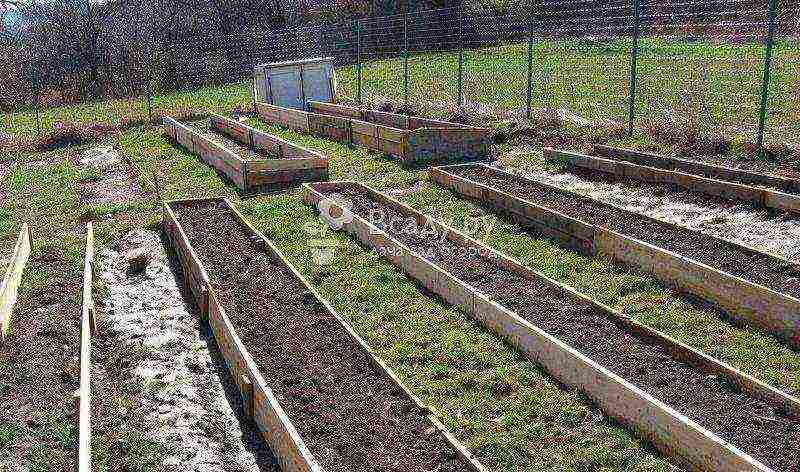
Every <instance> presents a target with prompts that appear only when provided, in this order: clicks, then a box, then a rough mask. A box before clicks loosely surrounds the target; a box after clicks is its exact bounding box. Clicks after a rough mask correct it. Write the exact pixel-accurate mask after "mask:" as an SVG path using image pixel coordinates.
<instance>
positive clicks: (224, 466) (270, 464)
mask: <svg viewBox="0 0 800 472" xmlns="http://www.w3.org/2000/svg"><path fill="white" fill-rule="evenodd" d="M136 248H146V249H147V251H148V253H149V254H150V258H149V262H148V264H147V268H146V270H145V271H144V272H143V273H140V274H131V273H129V272H128V264H127V262H126V260H125V255H126V254H127V253H128V251H130V250H132V249H136ZM175 267H178V268H177V269H175ZM179 267H180V266H179V265H177V264H175V263H174V261H173V259H172V258H170V257H168V256H167V253H166V252H165V250H164V246H163V244H162V240H161V237H160V234H159V233H157V232H154V231H135V232H133V233H130V234H128V235H127V236H125V237H124V238H122V239H121V240H120V241H117V242H116V243H115V244H113V246H112V247H111V248H109V249H107V250H105V251H104V252H103V253H102V254H101V265H100V266H99V268H98V269H99V270H98V274H99V278H100V279H101V280H102V282H103V284H104V285H105V286H106V287H107V292H106V296H105V297H104V299H103V301H102V304H103V305H104V316H105V318H106V319H105V321H106V322H107V323H108V324H109V325H110V326H111V329H113V331H115V333H116V334H115V336H116V337H117V338H118V341H117V342H118V343H119V344H120V350H122V349H131V348H133V349H137V350H139V352H141V353H142V355H141V356H138V364H137V365H135V366H134V369H133V371H134V373H135V375H136V377H138V378H139V379H140V380H141V382H142V383H143V384H144V386H145V387H144V389H143V391H142V392H141V393H140V394H139V401H138V403H137V404H135V405H132V406H131V407H130V408H125V410H124V411H123V412H124V413H125V414H126V415H135V414H137V413H138V414H141V415H144V416H145V417H146V419H147V421H148V422H150V423H151V424H153V425H154V426H153V427H152V428H151V429H150V430H149V431H147V432H146V436H147V438H148V439H149V440H150V441H153V442H154V443H159V444H161V445H163V446H164V451H163V455H162V457H163V461H162V463H161V464H160V466H159V468H158V469H156V470H166V471H172V470H175V471H178V470H180V471H198V472H200V471H202V472H216V471H218V472H232V471H235V472H250V471H270V472H271V471H277V470H278V467H277V465H276V462H275V460H274V458H273V456H272V454H271V452H270V451H269V449H268V448H267V447H266V446H265V445H264V443H263V441H262V440H261V438H260V437H259V436H258V435H257V432H256V431H255V430H254V428H253V427H252V426H251V425H249V424H248V423H246V422H245V421H243V420H242V419H241V417H240V416H239V415H240V413H239V412H240V411H241V399H240V397H239V394H238V390H237V389H236V386H235V384H233V382H232V380H231V379H230V377H229V373H228V371H227V368H226V367H225V364H224V360H223V359H222V356H221V355H220V353H219V351H218V348H217V346H216V343H215V341H214V338H213V335H212V334H211V332H210V330H209V328H208V326H207V325H206V324H205V323H204V322H202V321H200V319H199V317H198V314H197V313H196V308H195V307H194V305H193V304H187V302H186V301H185V298H184V296H183V293H182V288H181V285H180V284H179V283H178V282H177V280H180V279H181V275H180V268H179ZM176 273H177V276H176ZM99 301H100V300H98V302H99ZM132 410H133V411H132Z"/></svg>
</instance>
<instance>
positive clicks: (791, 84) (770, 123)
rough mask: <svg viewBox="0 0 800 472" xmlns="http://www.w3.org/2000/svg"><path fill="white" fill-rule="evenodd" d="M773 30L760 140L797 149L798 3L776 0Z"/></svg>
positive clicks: (799, 85)
mask: <svg viewBox="0 0 800 472" xmlns="http://www.w3.org/2000/svg"><path fill="white" fill-rule="evenodd" d="M776 33H777V34H776V41H775V47H774V50H773V55H772V74H771V77H770V87H769V101H768V107H767V110H768V114H767V126H766V132H765V137H764V142H765V144H766V145H767V146H772V145H780V144H784V143H786V144H789V145H790V146H794V147H796V148H800V6H798V5H796V4H795V5H791V6H789V7H783V6H781V2H778V14H777V32H776Z"/></svg>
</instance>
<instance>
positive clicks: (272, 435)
mask: <svg viewBox="0 0 800 472" xmlns="http://www.w3.org/2000/svg"><path fill="white" fill-rule="evenodd" d="M164 229H165V232H166V234H167V236H168V238H169V239H170V240H171V241H172V243H173V244H174V246H175V248H176V252H177V254H178V257H179V259H180V260H181V263H182V265H183V266H184V274H186V276H187V283H188V285H189V287H190V288H191V291H192V293H193V294H194V295H195V298H196V300H197V302H198V305H199V306H200V308H201V311H202V312H203V313H206V314H207V315H208V318H209V323H210V324H211V327H212V330H213V331H214V334H215V336H216V338H217V340H218V343H219V345H220V349H221V351H222V353H223V355H224V357H225V359H226V361H227V363H228V366H229V368H230V369H231V371H232V372H233V377H234V379H236V380H237V383H238V384H239V388H240V390H241V391H242V392H243V395H244V397H245V398H246V399H248V401H246V402H245V403H246V404H247V405H248V406H247V409H248V411H249V412H250V414H251V415H252V416H253V417H254V419H255V421H256V423H257V424H258V425H259V427H260V429H261V431H262V433H263V435H264V438H265V440H266V441H267V442H268V443H269V444H270V446H271V448H272V450H273V452H274V453H275V454H276V456H277V457H278V458H279V460H280V462H281V465H282V466H283V467H284V470H319V471H322V470H325V471H330V472H338V471H342V472H344V471H353V470H358V471H365V472H370V471H375V472H377V471H385V470H415V471H416V470H438V471H442V472H446V471H454V472H455V471H467V470H473V471H480V470H483V468H482V467H481V466H480V464H478V463H477V461H475V460H474V459H472V458H471V456H470V454H469V453H468V452H467V451H466V450H465V449H464V447H463V446H461V445H460V444H459V443H458V442H457V441H456V440H455V439H453V438H452V436H450V435H449V434H448V433H447V432H446V431H445V430H444V428H443V427H442V425H441V424H440V423H439V422H438V421H437V420H436V419H435V417H434V416H433V415H432V414H431V413H430V412H429V411H428V409H427V408H426V407H425V406H424V405H422V404H421V403H420V401H419V400H418V399H416V398H415V397H414V396H413V395H412V394H411V393H410V392H408V390H406V389H405V388H404V387H403V386H402V385H401V384H400V383H399V381H398V380H397V378H396V376H395V375H394V374H393V373H392V372H391V371H390V370H389V369H388V368H387V367H386V366H385V365H384V364H383V363H382V362H381V361H380V360H379V359H378V358H377V357H375V356H374V354H372V352H371V351H370V350H369V348H368V347H367V346H366V344H365V343H364V342H363V340H361V339H360V338H359V337H358V336H357V335H356V334H355V333H354V332H353V331H352V329H351V328H350V327H349V326H348V325H347V324H346V323H345V322H344V321H343V320H342V319H341V318H340V317H339V316H338V315H337V314H336V313H335V312H334V311H333V309H332V308H331V307H330V306H329V305H328V304H327V303H326V302H324V301H323V300H322V299H321V297H320V296H319V294H318V293H317V292H316V291H315V290H314V289H313V288H312V287H311V285H309V283H308V282H307V281H306V280H305V279H304V278H303V277H302V276H301V275H300V274H299V273H298V272H297V271H296V270H295V269H294V267H292V265H291V264H290V263H289V262H288V261H286V259H285V258H284V257H283V256H282V255H281V254H280V252H278V250H277V249H276V248H275V247H274V245H272V243H271V242H269V241H268V240H266V239H265V238H264V237H263V236H262V235H261V234H260V233H258V232H257V231H256V230H255V229H254V228H253V227H252V226H251V225H250V224H249V223H248V222H247V221H246V220H245V219H244V218H243V217H242V216H241V214H239V212H238V211H236V209H235V208H234V207H233V205H232V204H231V203H230V202H229V201H227V200H221V199H210V200H192V201H175V202H167V203H166V204H165V206H164Z"/></svg>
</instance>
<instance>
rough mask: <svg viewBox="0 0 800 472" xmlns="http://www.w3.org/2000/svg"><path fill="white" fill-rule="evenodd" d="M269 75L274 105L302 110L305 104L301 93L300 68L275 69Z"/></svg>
mask: <svg viewBox="0 0 800 472" xmlns="http://www.w3.org/2000/svg"><path fill="white" fill-rule="evenodd" d="M267 74H268V76H269V81H270V88H271V89H272V104H273V105H277V106H280V107H285V108H295V109H298V110H302V109H303V105H304V103H303V96H302V94H301V93H300V68H299V67H288V68H285V69H273V70H270V71H269V72H268V73H267Z"/></svg>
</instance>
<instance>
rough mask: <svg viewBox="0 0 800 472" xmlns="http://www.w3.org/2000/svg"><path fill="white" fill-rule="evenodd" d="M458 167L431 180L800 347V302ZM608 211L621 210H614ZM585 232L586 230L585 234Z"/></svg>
mask: <svg viewBox="0 0 800 472" xmlns="http://www.w3.org/2000/svg"><path fill="white" fill-rule="evenodd" d="M467 165H471V164H467ZM454 167H460V166H444V167H437V168H433V169H431V171H430V174H429V175H430V178H431V180H432V181H433V182H435V183H437V184H439V185H441V186H443V187H445V188H449V189H451V190H453V191H455V192H456V193H459V194H461V195H463V196H465V197H467V198H471V199H475V200H478V201H481V202H484V203H487V204H489V205H490V206H492V207H493V208H495V209H496V210H499V211H502V212H505V213H507V214H508V215H509V216H510V218H511V219H512V220H513V221H514V222H516V223H518V224H520V225H522V226H533V227H535V228H537V229H538V230H540V231H542V232H543V233H545V234H546V235H548V236H551V237H555V238H558V239H559V240H561V241H563V242H564V243H566V244H568V245H569V246H570V247H573V248H575V249H579V250H581V251H582V252H584V253H585V254H587V255H589V256H603V257H610V258H611V259H613V260H616V261H617V262H621V263H623V264H627V265H631V266H634V267H637V268H639V269H640V270H642V271H644V272H646V273H650V274H654V275H655V276H656V277H657V278H658V279H659V280H661V281H662V282H664V283H666V284H668V285H672V286H675V287H678V288H679V289H681V290H685V291H687V292H689V293H692V294H694V295H697V296H699V297H701V298H703V299H705V300H708V301H710V302H712V303H714V304H716V305H717V306H719V307H720V308H722V309H724V310H725V311H726V312H727V313H728V314H729V315H730V316H731V317H733V318H735V319H737V320H739V321H741V322H743V323H746V324H749V325H752V326H755V327H758V328H760V329H762V330H764V331H766V332H769V333H771V334H773V335H775V336H777V337H779V338H780V339H783V340H785V341H786V342H787V343H788V344H789V345H791V346H793V347H800V300H798V299H797V298H795V297H792V296H790V295H787V294H784V293H780V292H777V291H775V290H773V289H770V288H768V287H765V286H763V285H760V284H757V283H755V282H752V281H750V280H746V279H744V278H741V277H738V276H735V275H733V274H729V273H727V272H724V271H721V270H718V269H715V268H713V267H710V266H708V265H706V264H703V263H701V262H699V261H695V260H693V259H691V258H688V257H685V256H682V255H680V254H677V253H674V252H672V251H669V250H666V249H664V248H661V247H657V246H654V245H652V244H649V243H647V242H644V241H640V240H638V239H636V238H632V237H628V236H626V235H623V234H620V233H617V232H615V231H611V230H609V229H607V228H602V227H598V226H594V225H591V224H588V223H585V222H583V221H581V220H579V219H577V218H573V217H571V216H568V215H566V214H563V213H560V212H556V211H553V210H550V209H549V208H546V207H543V206H540V205H537V204H536V203H534V202H531V201H529V200H525V199H521V198H518V197H515V196H514V195H511V194H510V193H507V192H504V191H502V190H499V189H496V188H494V187H491V186H488V185H484V184H481V183H478V182H474V181H472V180H469V179H466V178H463V177H460V176H458V175H456V174H453V173H451V172H448V169H451V168H454ZM487 167H488V166H487ZM492 170H493V171H496V172H500V173H504V174H507V175H509V176H512V177H514V178H516V179H521V180H528V179H525V178H524V177H520V176H513V175H512V174H508V173H507V172H504V171H502V170H500V169H496V168H492ZM533 182H535V184H536V185H542V186H544V187H548V188H552V189H553V190H555V191H558V192H561V193H565V194H570V195H574V196H575V198H576V199H580V198H588V197H586V196H584V195H579V194H575V193H574V192H570V191H567V190H564V189H561V188H558V187H553V186H551V185H547V184H544V183H542V182H538V181H533ZM608 206H610V207H614V208H617V207H615V206H614V205H608ZM619 210H621V211H625V210H623V209H619ZM640 216H642V217H644V218H646V219H648V220H651V221H654V222H658V223H659V224H667V225H669V226H672V227H676V228H680V229H681V230H685V228H681V227H679V226H677V225H674V224H672V223H669V222H666V221H662V220H658V219H655V218H650V217H647V216H645V215H640ZM581 228H584V229H583V230H580V229H581ZM698 235H699V236H700V237H704V238H712V236H709V235H706V234H701V233H698ZM715 239H718V240H720V241H723V242H725V243H729V244H734V245H736V246H738V247H742V248H743V250H747V251H755V250H754V249H752V248H748V247H745V246H743V245H741V244H738V243H736V242H733V241H728V240H725V239H722V238H715ZM770 256H771V257H774V258H776V259H778V260H779V261H782V262H785V263H787V264H792V262H790V261H788V260H784V259H782V258H779V257H777V256H774V255H770Z"/></svg>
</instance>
